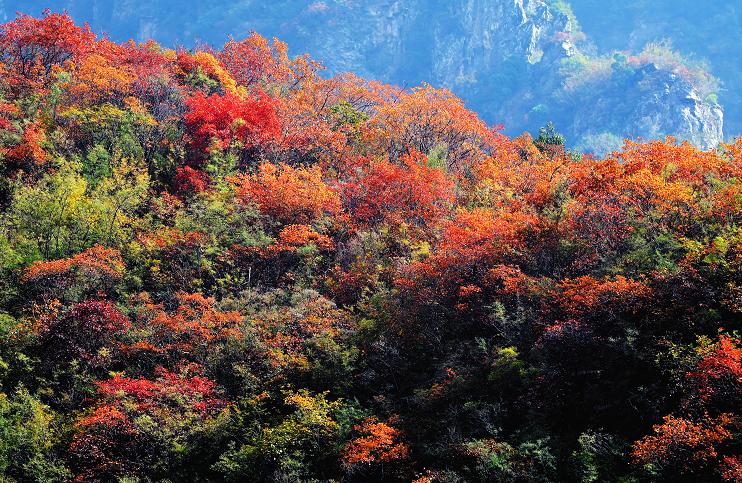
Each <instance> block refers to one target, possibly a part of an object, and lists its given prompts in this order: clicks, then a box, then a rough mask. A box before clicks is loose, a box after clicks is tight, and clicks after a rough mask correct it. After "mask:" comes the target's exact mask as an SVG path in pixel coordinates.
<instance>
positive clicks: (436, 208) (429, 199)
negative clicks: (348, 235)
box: [343, 151, 455, 225]
mask: <svg viewBox="0 0 742 483" xmlns="http://www.w3.org/2000/svg"><path fill="white" fill-rule="evenodd" d="M400 161H401V163H402V164H401V165H397V164H393V163H391V162H389V161H381V162H378V163H370V164H369V165H368V166H366V167H364V168H363V174H361V175H360V178H359V179H358V180H355V181H353V182H349V183H346V185H345V187H344V190H343V199H344V204H345V205H346V207H347V209H348V210H350V211H351V212H353V219H354V221H356V223H359V224H360V225H367V224H375V223H380V222H382V221H383V222H387V223H392V224H399V223H402V222H412V223H418V224H422V225H425V224H429V223H433V222H435V221H436V220H438V219H439V218H440V217H441V216H442V215H443V214H444V213H445V212H446V210H447V209H448V208H449V206H450V205H452V204H453V202H454V201H455V197H454V193H453V188H454V184H453V181H452V180H451V179H450V178H448V177H447V176H446V174H445V173H444V172H443V171H442V170H440V169H435V168H430V167H429V166H428V165H427V159H426V157H425V156H424V155H422V154H420V153H419V152H417V151H413V152H412V153H410V154H405V155H403V156H402V158H401V159H400Z"/></svg>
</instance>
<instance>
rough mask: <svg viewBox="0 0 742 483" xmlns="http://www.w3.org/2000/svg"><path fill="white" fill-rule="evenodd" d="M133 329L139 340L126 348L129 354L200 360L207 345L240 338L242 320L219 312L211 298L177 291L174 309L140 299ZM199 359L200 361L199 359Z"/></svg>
mask: <svg viewBox="0 0 742 483" xmlns="http://www.w3.org/2000/svg"><path fill="white" fill-rule="evenodd" d="M140 299H141V300H140V302H141V303H142V306H141V307H140V308H139V310H138V314H137V319H136V323H135V328H136V329H138V331H139V333H140V334H141V336H140V338H139V340H137V341H136V342H134V343H132V344H130V345H128V346H126V350H127V351H129V352H142V351H144V352H154V353H159V354H163V355H172V356H173V357H176V358H181V357H188V358H196V359H199V358H200V357H202V356H203V354H204V351H206V349H207V346H208V345H209V344H213V343H215V342H217V341H223V340H226V339H229V338H233V337H240V336H241V333H242V332H241V325H242V321H243V317H242V315H241V314H240V313H239V312H236V311H226V312H223V311H220V310H218V309H217V308H216V307H215V303H216V301H215V300H214V299H213V298H207V297H204V296H203V295H201V294H198V293H196V294H188V293H184V292H178V293H177V294H176V295H175V303H176V304H177V308H175V309H174V310H165V308H164V306H163V305H162V304H153V303H152V302H151V301H150V300H149V297H148V296H147V294H142V295H141V296H140ZM199 360H200V359H199Z"/></svg>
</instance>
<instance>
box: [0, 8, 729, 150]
mask: <svg viewBox="0 0 742 483" xmlns="http://www.w3.org/2000/svg"><path fill="white" fill-rule="evenodd" d="M45 5H46V4H45V3H44V2H43V1H40V0H31V1H23V2H14V1H12V0H5V3H4V4H3V8H2V9H0V11H4V12H5V14H6V16H7V17H9V18H10V17H12V16H13V14H14V12H15V11H16V10H20V11H23V12H26V13H32V14H38V13H39V12H40V11H41V10H42V9H43V8H44V6H45ZM617 5H618V4H617ZM621 5H623V4H621ZM62 6H64V7H65V8H68V9H69V11H70V12H71V13H72V15H73V16H74V17H76V18H78V19H80V20H83V19H84V20H87V21H90V22H91V25H92V26H93V28H94V29H95V30H96V31H104V32H107V33H110V34H111V35H112V36H113V38H114V39H118V40H120V41H125V40H127V39H129V38H134V39H136V40H144V39H146V38H149V37H151V36H154V37H157V38H158V39H159V40H160V42H161V43H163V45H166V46H169V47H176V46H179V45H184V46H186V47H190V46H192V45H194V43H196V42H197V41H202V42H207V43H209V44H210V45H213V46H215V47H219V46H221V45H222V44H223V43H224V42H225V41H226V39H227V36H228V35H229V34H234V35H235V36H237V37H240V36H242V37H244V36H246V35H247V34H248V33H249V32H250V31H251V30H255V31H257V32H259V33H261V34H263V35H266V36H269V37H270V36H278V37H280V38H281V39H283V40H285V41H287V42H288V43H289V45H290V46H291V47H292V52H293V53H294V54H300V53H305V52H308V53H310V54H311V55H312V57H314V58H316V59H319V60H321V61H322V62H323V63H324V64H325V65H326V66H327V67H328V68H329V73H330V74H332V73H337V72H345V71H348V72H355V73H357V74H359V75H363V76H364V77H367V78H372V79H377V80H380V81H382V82H386V83H393V84H397V85H400V86H413V85H418V84H420V83H421V82H429V83H431V84H432V85H433V86H435V87H447V88H450V89H452V90H453V91H454V92H455V93H456V94H457V95H459V96H461V97H462V98H463V99H464V100H465V101H466V102H467V105H468V106H469V107H470V108H471V109H473V110H475V111H476V112H478V113H480V115H481V116H482V117H483V118H484V119H485V120H486V121H488V122H491V123H497V124H502V125H504V126H505V132H506V133H508V134H510V135H518V134H520V133H521V132H523V131H529V132H531V133H537V132H538V129H539V128H540V127H542V126H543V125H545V124H546V122H547V121H553V122H555V123H556V125H557V126H558V128H559V129H561V130H562V131H563V132H564V133H565V134H566V135H567V136H568V139H569V142H570V144H571V146H573V147H576V148H578V149H583V150H593V151H598V152H606V151H608V150H610V149H612V148H616V147H618V146H620V144H621V141H622V140H623V139H624V138H637V137H641V138H644V139H654V138H660V137H664V136H666V135H675V136H677V137H679V138H681V139H688V140H691V141H692V142H693V143H694V144H695V145H697V146H699V147H702V148H707V147H714V146H716V145H718V144H719V142H720V141H722V140H723V136H724V134H723V132H724V130H723V124H724V115H723V111H722V109H721V107H720V106H719V105H718V104H717V101H716V99H717V98H718V95H720V94H721V95H722V100H723V99H725V97H724V92H733V91H734V86H735V85H737V84H736V83H735V82H736V80H737V79H736V78H733V77H732V78H729V81H728V82H727V84H728V85H727V86H726V89H727V90H726V91H722V92H721V93H720V91H719V88H718V83H717V81H716V80H715V79H714V78H713V77H711V76H710V75H709V74H708V72H707V71H706V70H705V69H704V68H699V67H696V66H693V65H691V64H689V63H688V62H687V61H686V60H685V59H684V58H683V57H680V56H679V55H677V54H675V53H674V52H672V51H671V50H668V49H666V48H664V47H662V46H650V47H648V48H645V43H643V42H642V43H637V42H633V43H632V45H631V46H629V45H619V46H615V45H614V44H615V43H616V42H613V41H609V40H606V41H605V42H603V41H602V38H601V37H602V36H603V35H606V36H607V37H609V38H610V39H611V40H613V39H615V38H616V37H619V35H621V34H617V33H616V32H618V31H622V30H621V28H622V27H618V26H617V27H615V28H613V29H610V28H606V25H600V24H597V25H598V27H596V28H595V29H594V30H593V31H592V32H588V33H589V34H591V35H590V36H586V35H585V33H584V32H582V31H581V30H580V29H579V26H578V25H579V16H578V17H577V18H576V17H575V16H574V15H573V14H572V13H571V10H570V8H569V5H568V4H567V3H565V2H562V1H559V2H557V1H551V2H549V4H547V3H546V2H545V0H525V1H524V0H518V1H513V0H496V1H475V2H471V1H463V0H456V1H453V2H452V1H448V0H445V1H444V0H436V1H421V0H373V1H365V2H346V1H325V2H311V1H307V0H304V1H299V0H278V1H275V2H270V3H265V2H255V1H247V0H242V1H237V0H233V1H230V2H226V3H225V2H214V1H208V0H207V1H200V2H195V1H193V0H186V1H184V2H173V1H172V0H156V1H153V2H147V3H146V4H144V5H140V4H139V3H137V2H129V1H125V0H74V1H72V0H66V1H64V2H57V3H56V4H55V7H57V8H61V7H62ZM581 7H582V8H581V10H580V13H581V14H585V15H586V17H588V18H589V19H590V20H594V19H595V18H596V17H597V16H598V13H599V12H603V11H605V9H603V8H601V7H600V6H599V4H592V5H589V6H588V5H582V4H581ZM613 8H614V10H611V16H610V18H611V19H616V18H618V19H621V20H623V15H621V14H619V13H618V12H617V11H616V10H615V8H618V7H613ZM627 8H629V7H627ZM638 9H639V7H637V8H636V9H634V10H631V11H632V12H634V11H637V10H638ZM667 10H673V9H671V8H670V7H667ZM631 18H633V17H630V18H629V19H627V20H630V19H631ZM658 18H661V16H660V15H658ZM591 25H592V24H591ZM628 25H629V24H627V25H626V26H624V27H623V28H629V27H628ZM670 33H672V34H676V33H677V35H678V36H680V34H681V33H682V32H680V31H673V32H670ZM619 38H620V37H619ZM648 40H654V39H648ZM699 40H703V41H705V40H707V39H699ZM594 43H595V44H597V45H599V46H601V47H603V48H601V49H597V50H596V49H595V47H594V45H593V44H594ZM698 43H699V44H700V43H703V42H701V41H699V42H698ZM608 46H610V47H608ZM627 49H630V52H629V51H627ZM614 50H619V51H622V52H623V53H621V54H619V55H614V52H613V51H614ZM733 50H734V49H731V50H730V49H728V48H727V49H724V51H725V52H729V51H733ZM684 52H686V53H692V52H695V51H694V50H691V51H690V52H688V50H687V49H684ZM727 64H728V62H727ZM714 66H715V64H714ZM714 72H716V71H715V70H714ZM725 73H727V71H725ZM729 100H730V101H737V99H735V98H734V97H733V96H730V97H729ZM738 104H740V103H738V102H735V103H734V105H738ZM722 105H723V102H722ZM734 112H736V111H734ZM734 125H736V124H733V126H734Z"/></svg>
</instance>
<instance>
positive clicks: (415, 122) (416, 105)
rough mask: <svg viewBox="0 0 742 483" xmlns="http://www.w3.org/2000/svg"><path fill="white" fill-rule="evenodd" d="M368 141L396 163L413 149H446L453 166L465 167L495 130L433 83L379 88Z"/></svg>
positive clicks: (472, 161)
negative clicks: (395, 160) (386, 153)
mask: <svg viewBox="0 0 742 483" xmlns="http://www.w3.org/2000/svg"><path fill="white" fill-rule="evenodd" d="M380 89H381V92H380V93H379V96H380V98H381V99H382V101H381V102H380V103H379V104H378V105H376V106H375V107H374V115H373V116H372V119H371V122H370V132H369V140H370V142H371V143H372V144H374V145H376V146H378V147H379V148H381V149H383V150H385V151H387V152H388V153H389V156H390V157H391V158H392V159H398V158H399V157H400V156H401V155H403V154H404V153H406V152H408V150H410V149H415V150H417V151H419V152H421V153H426V154H427V153H430V152H431V151H432V150H433V149H434V148H437V147H444V148H445V149H446V150H447V161H448V167H449V168H455V169H463V168H464V167H465V166H467V165H471V164H473V163H474V162H475V161H476V160H477V159H478V158H479V157H481V156H482V155H483V153H485V152H486V150H487V149H488V146H489V143H490V142H491V140H492V139H493V137H494V132H493V131H492V130H490V128H489V127H487V125H486V124H485V123H484V122H482V121H481V120H480V119H479V118H478V117H477V115H476V114H475V113H474V112H472V111H470V110H468V109H466V108H465V107H464V103H463V102H462V101H461V99H459V98H458V97H456V96H454V95H453V94H452V93H451V92H450V91H448V90H445V89H434V88H432V87H431V86H429V85H425V86H423V87H419V88H415V89H412V90H410V91H403V90H397V89H394V88H391V87H381V86H380Z"/></svg>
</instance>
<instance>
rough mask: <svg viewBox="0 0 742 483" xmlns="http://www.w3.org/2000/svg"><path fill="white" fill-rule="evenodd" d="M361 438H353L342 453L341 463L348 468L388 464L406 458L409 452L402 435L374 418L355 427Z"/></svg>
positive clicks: (392, 427)
mask: <svg viewBox="0 0 742 483" xmlns="http://www.w3.org/2000/svg"><path fill="white" fill-rule="evenodd" d="M355 430H356V431H358V432H359V433H360V434H361V435H362V436H359V437H358V438H355V439H354V440H352V441H351V442H350V443H348V445H347V446H346V447H345V449H344V451H343V463H344V464H345V465H346V466H348V467H351V468H352V467H355V466H360V465H370V464H374V463H389V462H393V461H402V460H405V459H407V458H408V456H409V450H408V449H407V445H405V444H404V443H403V442H402V434H401V432H400V431H399V430H398V429H396V428H395V427H394V426H391V425H389V424H387V423H382V422H380V421H378V420H377V419H376V418H373V417H371V418H367V419H366V420H364V421H363V423H362V424H360V425H358V426H356V427H355Z"/></svg>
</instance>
